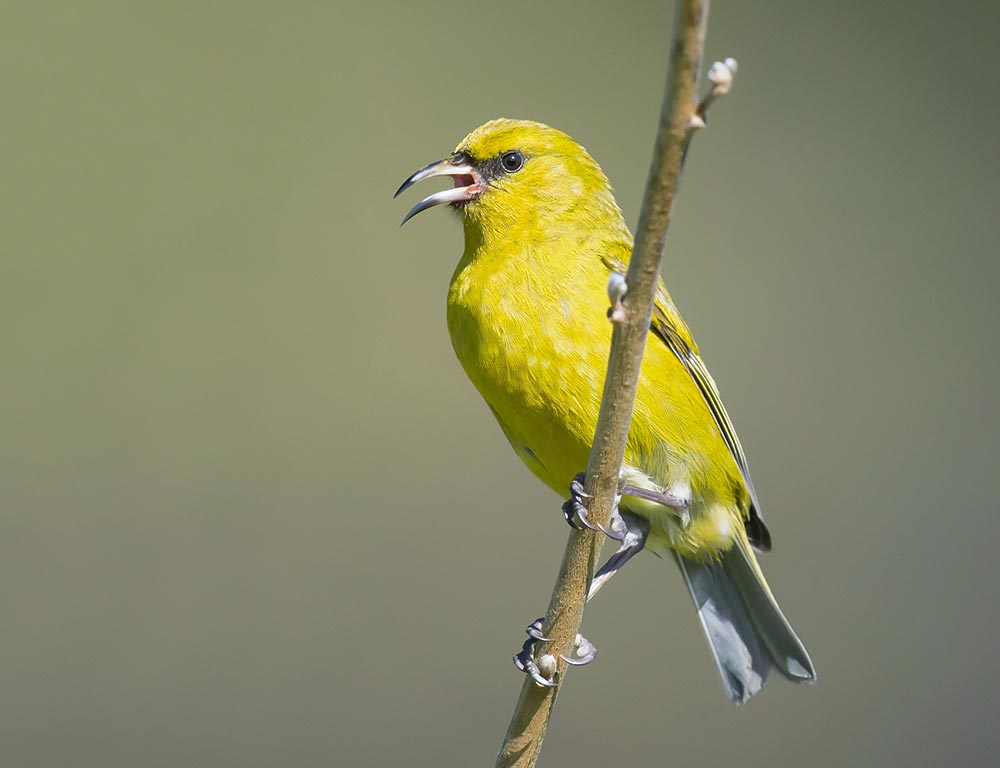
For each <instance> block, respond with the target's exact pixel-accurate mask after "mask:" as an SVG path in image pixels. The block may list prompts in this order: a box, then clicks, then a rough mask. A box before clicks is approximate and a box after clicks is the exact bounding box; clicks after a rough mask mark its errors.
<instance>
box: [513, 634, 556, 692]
mask: <svg viewBox="0 0 1000 768" xmlns="http://www.w3.org/2000/svg"><path fill="white" fill-rule="evenodd" d="M514 666H516V667H517V668H518V669H519V670H521V671H522V672H524V673H525V674H526V675H528V676H529V677H531V679H532V680H534V681H535V685H540V686H541V687H542V688H555V687H556V686H557V685H559V683H557V682H556V681H555V680H549V679H548V678H547V677H545V676H544V675H543V674H542V671H541V670H540V669H539V668H538V665H537V664H536V663H535V640H534V639H533V638H530V637H529V638H528V639H527V640H525V641H524V645H523V646H521V652H520V653H518V654H517V655H516V656H514Z"/></svg>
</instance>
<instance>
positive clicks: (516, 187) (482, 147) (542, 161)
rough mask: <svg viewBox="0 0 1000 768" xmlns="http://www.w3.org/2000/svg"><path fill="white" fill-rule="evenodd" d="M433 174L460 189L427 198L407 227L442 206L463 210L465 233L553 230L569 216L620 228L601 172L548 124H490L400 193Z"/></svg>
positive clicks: (413, 211)
mask: <svg viewBox="0 0 1000 768" xmlns="http://www.w3.org/2000/svg"><path fill="white" fill-rule="evenodd" d="M435 176H451V177H452V178H453V179H454V184H455V186H454V188H453V189H446V190H443V191H441V192H435V193H434V194H432V195H429V196H427V197H425V198H424V199H423V200H421V201H420V202H419V203H417V204H416V205H415V206H413V208H412V209H410V212H409V213H407V214H406V216H405V217H404V219H403V223H404V224H405V223H406V222H407V221H409V220H410V219H411V218H413V217H414V216H416V215H417V214H418V213H420V212H421V211H425V210H427V209H428V208H432V207H434V206H436V205H442V204H444V203H449V204H451V206H452V207H453V208H454V209H455V210H457V211H458V213H459V214H460V215H461V217H462V219H463V220H464V221H465V224H466V228H467V229H468V228H469V227H473V228H475V229H486V228H489V229H490V230H494V231H500V232H503V231H507V230H510V229H511V228H512V227H523V226H545V227H547V228H551V227H553V226H556V225H558V222H559V221H560V220H561V219H563V220H565V219H566V218H567V216H568V215H571V216H572V217H573V219H574V220H575V222H576V224H577V225H579V224H580V220H581V219H582V218H583V219H586V218H593V219H600V220H605V219H607V217H610V220H611V221H614V222H616V223H617V222H621V211H620V210H619V209H618V206H617V204H616V203H615V201H614V197H613V195H612V192H611V185H610V184H609V183H608V179H607V177H606V176H605V175H604V172H603V171H602V170H601V168H600V166H598V164H597V163H596V162H595V161H594V159H593V158H592V157H591V156H590V155H589V154H588V153H587V150H585V149H584V148H583V147H581V146H580V145H579V144H577V143H576V142H575V141H573V139H571V138H570V137H569V136H567V135H566V134H565V133H563V132H562V131H558V130H556V129H555V128H550V127H549V126H547V125H543V124H542V123H535V122H531V121H528V120H509V119H500V120H491V121H490V122H488V123H485V124H484V125H481V126H480V127H479V128H477V129H476V130H474V131H473V132H472V133H470V134H469V135H468V136H466V137H465V138H464V139H462V141H461V142H460V143H459V144H458V146H457V147H456V148H455V151H454V153H453V154H452V155H451V157H448V158H446V159H444V160H441V161H439V162H436V163H431V164H430V165H428V166H427V167H425V168H422V169H421V170H419V171H417V172H416V173H414V174H413V175H412V176H410V177H409V178H408V179H407V180H406V181H404V182H403V184H402V186H400V188H399V190H397V192H396V194H397V195H399V194H400V193H401V192H403V191H404V190H406V189H408V188H409V187H411V186H412V185H413V184H416V183H417V182H418V181H423V180H424V179H429V178H433V177H435ZM622 226H624V224H623V223H622Z"/></svg>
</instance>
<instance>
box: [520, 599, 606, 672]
mask: <svg viewBox="0 0 1000 768" xmlns="http://www.w3.org/2000/svg"><path fill="white" fill-rule="evenodd" d="M544 623H545V617H544V616H542V617H540V618H537V619H535V620H534V621H533V622H531V623H530V624H529V625H528V627H527V629H526V630H525V631H526V632H527V633H528V639H527V640H525V641H524V645H522V646H521V651H520V652H519V653H518V654H517V655H515V656H514V666H516V667H517V668H518V669H519V670H521V671H522V672H524V673H525V674H526V675H528V676H529V677H530V678H531V679H532V680H533V681H534V682H535V685H538V686H541V687H542V688H555V687H556V686H557V685H559V683H558V682H556V680H555V675H556V670H557V668H558V665H557V664H556V657H555V656H553V655H552V654H551V653H543V654H542V655H541V656H539V657H537V659H536V657H535V649H536V647H537V645H538V643H547V642H549V640H550V638H547V637H545V634H544V632H543V631H542V627H543V626H544ZM596 657H597V648H596V646H595V645H594V644H593V643H592V642H590V641H589V640H588V639H587V638H585V637H584V636H583V635H581V634H579V633H577V635H576V637H575V638H574V639H573V649H572V651H571V652H570V655H569V656H562V657H561V658H562V660H563V661H565V662H566V663H567V664H572V665H573V666H577V667H579V666H583V665H584V664H589V663H590V662H592V661H593V660H594V659H595V658H596Z"/></svg>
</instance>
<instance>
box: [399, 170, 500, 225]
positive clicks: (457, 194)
mask: <svg viewBox="0 0 1000 768" xmlns="http://www.w3.org/2000/svg"><path fill="white" fill-rule="evenodd" d="M434 176H452V177H454V179H455V188H454V189H445V190H442V191H440V192H435V193H434V194H433V195H428V196H427V197H425V198H424V199H423V200H421V201H420V202H419V203H417V204H416V205H415V206H413V207H412V208H411V209H410V212H409V213H407V214H406V216H404V217H403V220H402V221H401V222H400V223H399V226H403V225H404V224H405V223H406V222H408V221H409V220H410V219H412V218H413V217H414V216H416V215H417V214H418V213H420V212H421V211H426V210H427V209H428V208H433V207H434V206H435V205H441V204H443V203H459V202H466V201H469V200H475V199H476V198H477V197H479V195H481V194H482V193H483V189H485V185H484V184H483V177H482V176H481V175H480V173H479V170H478V169H477V168H476V167H475V166H474V165H473V164H472V163H470V162H469V160H468V159H467V158H466V157H465V156H464V155H455V156H454V157H450V158H448V159H447V160H439V161H438V162H436V163H431V164H430V165H428V166H426V167H424V168H421V169H420V170H419V171H417V172H416V173H414V174H413V175H412V176H410V178H408V179H407V180H406V181H404V182H403V183H402V184H400V185H399V189H397V190H396V194H395V195H393V198H396V197H399V195H400V194H402V193H403V192H405V191H406V190H407V189H409V188H410V187H412V186H413V185H414V184H416V183H417V182H418V181H423V180H424V179H430V178H433V177H434Z"/></svg>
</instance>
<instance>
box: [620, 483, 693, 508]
mask: <svg viewBox="0 0 1000 768" xmlns="http://www.w3.org/2000/svg"><path fill="white" fill-rule="evenodd" d="M618 493H620V494H621V495H622V496H634V497H635V498H637V499H645V500H646V501H652V502H653V503H655V504H662V505H663V506H664V507H670V509H676V510H682V509H687V508H688V506H689V505H690V504H691V501H690V499H682V498H681V497H680V496H675V495H674V494H672V493H667V492H666V491H650V490H648V489H646V488H639V487H638V486H635V485H620V486H618Z"/></svg>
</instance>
